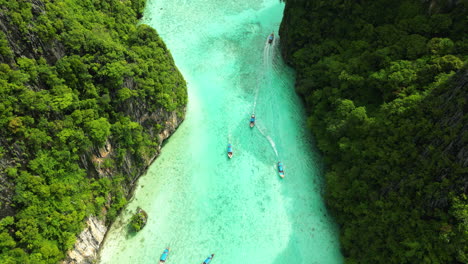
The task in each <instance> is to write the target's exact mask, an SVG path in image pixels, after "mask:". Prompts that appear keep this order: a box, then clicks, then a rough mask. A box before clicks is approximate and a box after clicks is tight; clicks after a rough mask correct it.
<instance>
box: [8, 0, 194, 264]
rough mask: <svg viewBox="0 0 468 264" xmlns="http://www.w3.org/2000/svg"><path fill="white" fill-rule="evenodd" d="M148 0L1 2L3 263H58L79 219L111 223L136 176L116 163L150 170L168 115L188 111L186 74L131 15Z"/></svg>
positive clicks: (80, 223) (135, 15) (139, 13)
mask: <svg viewBox="0 0 468 264" xmlns="http://www.w3.org/2000/svg"><path fill="white" fill-rule="evenodd" d="M144 4H145V1H144V0H132V1H130V0H93V1H91V0H83V1H71V0H59V1H52V0H41V1H20V0H0V6H1V8H0V19H1V23H0V24H2V27H1V29H2V30H0V98H1V99H0V101H1V103H0V182H1V187H0V194H2V197H1V198H0V218H1V220H0V263H22V264H23V263H34V264H41V263H57V262H58V261H59V260H61V259H63V258H64V256H65V252H66V251H67V250H68V249H70V248H71V247H72V246H73V244H74V242H75V238H76V235H77V234H78V233H79V232H81V231H82V228H83V225H84V219H85V217H86V216H89V215H91V214H93V215H97V216H101V217H103V216H104V215H106V219H107V221H112V219H113V218H115V216H116V215H117V212H118V211H119V210H120V209H121V208H122V207H123V206H124V205H125V203H126V195H125V194H126V192H127V191H126V190H124V188H123V186H124V185H130V183H132V182H133V181H134V178H135V177H136V176H135V175H134V174H135V172H132V171H124V170H123V169H121V168H122V167H123V165H125V164H126V162H128V160H129V159H130V160H131V162H132V166H134V167H135V168H139V167H145V166H146V165H147V164H146V162H147V161H148V160H151V157H153V156H154V155H155V154H156V152H157V148H156V147H157V144H158V140H159V139H158V137H157V134H158V133H160V130H161V129H162V128H164V126H165V121H166V120H165V119H167V118H166V117H165V116H164V115H165V114H167V115H169V113H171V112H175V113H177V115H178V116H179V117H182V116H183V114H184V109H185V104H186V102H187V95H186V86H185V81H184V80H183V78H182V76H181V74H180V73H179V71H178V70H177V68H176V66H175V65H174V62H173V60H172V56H171V54H170V52H169V50H168V49H167V48H166V46H165V45H164V43H163V42H162V40H161V39H160V37H159V36H158V34H157V32H156V31H155V30H154V29H153V28H151V27H149V26H148V25H145V24H141V23H139V22H138V19H139V18H141V17H142V12H143V8H144ZM142 112H143V113H146V112H148V113H149V114H151V113H156V112H157V113H160V114H161V116H158V117H157V119H158V120H157V122H156V121H155V120H148V118H146V119H143V118H141V116H142V114H141V113H142ZM107 145H111V146H112V147H113V150H112V153H111V154H106V153H104V152H105V151H104V150H107ZM107 151H109V152H110V151H111V150H107ZM106 155H110V156H108V157H106ZM93 157H94V158H93ZM108 170H112V171H113V172H114V173H112V174H106V173H104V174H103V173H99V171H108ZM103 175H107V176H103ZM3 194H5V195H3Z"/></svg>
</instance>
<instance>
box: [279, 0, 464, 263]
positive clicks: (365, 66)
mask: <svg viewBox="0 0 468 264" xmlns="http://www.w3.org/2000/svg"><path fill="white" fill-rule="evenodd" d="M467 15H468V4H467V1H435V0H434V1H419V0H361V1H351V0H337V1H319V0H313V1H302V0H287V1H286V10H285V16H284V19H283V22H282V25H281V30H280V35H281V45H282V52H283V55H284V57H285V59H286V60H287V62H288V63H290V64H291V65H292V66H293V67H294V68H295V69H296V70H297V83H296V89H297V92H298V93H299V94H301V95H302V96H303V97H304V99H305V102H306V105H307V107H308V111H309V114H310V116H309V119H308V123H309V125H310V127H311V129H312V132H313V133H314V135H315V137H316V140H317V146H318V148H319V149H320V150H321V151H322V152H323V155H324V157H325V161H326V165H327V173H326V176H325V177H326V186H327V187H326V191H325V198H326V202H327V204H328V206H329V207H330V209H331V211H332V212H333V214H334V215H335V217H336V221H337V222H338V224H339V226H340V241H341V246H342V251H343V254H344V256H345V258H346V263H399V264H402V263H468V253H467V252H468V203H467V201H468V200H467V196H466V193H467V187H468V177H467V175H468V169H467V164H468V156H467V155H468V150H467V149H466V147H467V145H468V144H467V141H468V127H467V126H468V114H467V111H466V110H467V99H468V87H467V83H468V72H467V70H466V68H464V67H465V66H464V65H465V62H466V59H467V55H468V40H467V38H468V35H467V34H466V33H467V31H466V29H467V28H468V25H467V20H466V17H467ZM457 72H458V73H457Z"/></svg>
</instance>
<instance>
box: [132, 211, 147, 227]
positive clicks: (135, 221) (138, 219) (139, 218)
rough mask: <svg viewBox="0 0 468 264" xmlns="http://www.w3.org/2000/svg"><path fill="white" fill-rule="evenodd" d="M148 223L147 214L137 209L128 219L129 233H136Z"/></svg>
mask: <svg viewBox="0 0 468 264" xmlns="http://www.w3.org/2000/svg"><path fill="white" fill-rule="evenodd" d="M146 221H148V214H147V213H146V212H145V211H143V210H141V209H138V211H137V212H136V213H135V214H134V215H133V216H132V218H130V229H131V231H134V232H138V231H140V230H141V229H142V228H143V227H145V225H146Z"/></svg>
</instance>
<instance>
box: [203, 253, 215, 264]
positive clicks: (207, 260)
mask: <svg viewBox="0 0 468 264" xmlns="http://www.w3.org/2000/svg"><path fill="white" fill-rule="evenodd" d="M213 258H214V254H211V256H209V257H208V258H206V259H205V261H203V263H202V264H208V263H210V262H211V260H213Z"/></svg>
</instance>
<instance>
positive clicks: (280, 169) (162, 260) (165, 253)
mask: <svg viewBox="0 0 468 264" xmlns="http://www.w3.org/2000/svg"><path fill="white" fill-rule="evenodd" d="M274 39H275V34H274V33H271V34H270V35H269V36H268V43H269V44H270V45H271V44H272V43H273V40H274ZM249 125H250V128H253V127H254V126H255V114H252V115H251V116H250V122H249ZM232 155H233V152H232V145H231V144H230V143H229V144H228V147H227V156H228V158H232ZM278 173H279V176H280V177H281V178H284V170H283V163H282V162H278ZM168 256H169V248H166V249H164V251H163V253H162V254H161V258H160V259H159V264H164V263H165V262H166V260H167V257H168ZM213 258H214V254H211V255H210V256H209V257H207V258H206V259H205V261H203V262H202V264H209V263H210V262H211V260H213Z"/></svg>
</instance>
